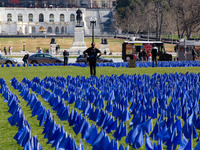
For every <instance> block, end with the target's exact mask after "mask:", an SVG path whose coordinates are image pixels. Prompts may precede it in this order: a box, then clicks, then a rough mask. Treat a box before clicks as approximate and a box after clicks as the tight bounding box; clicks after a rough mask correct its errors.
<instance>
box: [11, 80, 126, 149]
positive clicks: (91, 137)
mask: <svg viewBox="0 0 200 150" xmlns="http://www.w3.org/2000/svg"><path fill="white" fill-rule="evenodd" d="M11 84H12V85H13V86H14V87H15V88H17V89H18V90H19V91H21V94H20V95H21V96H22V97H23V98H24V99H25V100H26V101H28V104H29V103H31V104H32V103H36V102H35V101H34V98H31V95H30V94H29V91H28V90H26V87H25V85H22V84H20V83H18V82H17V80H16V79H15V78H14V79H13V80H12V81H11ZM22 86H23V88H22ZM38 94H39V93H38ZM51 95H52V96H54V95H53V94H51ZM31 99H32V100H31ZM45 100H46V101H47V102H49V104H50V105H51V106H52V109H53V110H55V111H57V115H58V117H59V118H60V119H61V120H63V121H64V120H68V122H69V125H70V126H73V125H74V127H73V130H74V132H75V133H76V134H78V133H81V136H82V138H83V139H85V140H87V142H88V143H89V144H91V145H92V147H93V149H100V148H101V149H105V150H106V149H110V148H111V149H118V146H117V142H116V141H115V140H114V139H113V140H112V141H110V139H109V137H108V136H107V135H106V134H105V132H104V131H103V130H102V131H101V132H99V133H98V132H97V127H96V125H94V124H92V126H90V124H89V122H88V121H87V120H86V119H85V118H83V117H82V115H81V114H79V115H78V113H77V111H76V109H75V110H72V111H71V114H70V116H69V117H68V112H69V106H67V107H66V106H65V104H64V103H62V101H60V102H59V101H58V97H57V98H55V97H54V98H53V97H51V96H50V97H49V98H48V99H45ZM30 101H32V102H30ZM63 114H65V115H63ZM64 116H65V117H64ZM119 128H120V126H119ZM125 129H126V128H125ZM102 142H103V143H102ZM102 144H103V147H102ZM99 146H100V147H99ZM119 149H120V150H123V149H124V148H123V145H122V144H121V145H120V148H119ZM126 149H128V147H127V148H126Z"/></svg>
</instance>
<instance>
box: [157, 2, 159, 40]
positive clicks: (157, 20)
mask: <svg viewBox="0 0 200 150" xmlns="http://www.w3.org/2000/svg"><path fill="white" fill-rule="evenodd" d="M158 27H159V9H158V5H157V4H156V41H157V40H158Z"/></svg>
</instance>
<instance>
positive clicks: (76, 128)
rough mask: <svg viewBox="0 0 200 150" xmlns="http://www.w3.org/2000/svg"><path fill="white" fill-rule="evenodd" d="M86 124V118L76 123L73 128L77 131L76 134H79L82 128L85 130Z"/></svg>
mask: <svg viewBox="0 0 200 150" xmlns="http://www.w3.org/2000/svg"><path fill="white" fill-rule="evenodd" d="M85 124H86V119H85V118H83V119H82V120H81V122H80V123H79V124H76V125H75V126H74V127H73V130H74V132H75V133H76V135H77V134H78V133H79V132H82V130H83V128H84V126H85Z"/></svg>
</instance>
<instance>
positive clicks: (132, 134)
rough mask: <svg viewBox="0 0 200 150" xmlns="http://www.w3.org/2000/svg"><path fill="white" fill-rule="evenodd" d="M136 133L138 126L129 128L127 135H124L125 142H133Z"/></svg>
mask: <svg viewBox="0 0 200 150" xmlns="http://www.w3.org/2000/svg"><path fill="white" fill-rule="evenodd" d="M137 135H138V126H137V127H135V128H132V129H131V130H130V132H129V133H128V136H127V137H126V143H127V144H129V143H130V144H133V142H134V141H135V138H136V136H137Z"/></svg>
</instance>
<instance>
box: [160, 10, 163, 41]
mask: <svg viewBox="0 0 200 150" xmlns="http://www.w3.org/2000/svg"><path fill="white" fill-rule="evenodd" d="M163 16H164V15H163V11H162V12H161V16H160V30H159V40H160V41H161V38H162V25H163Z"/></svg>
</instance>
